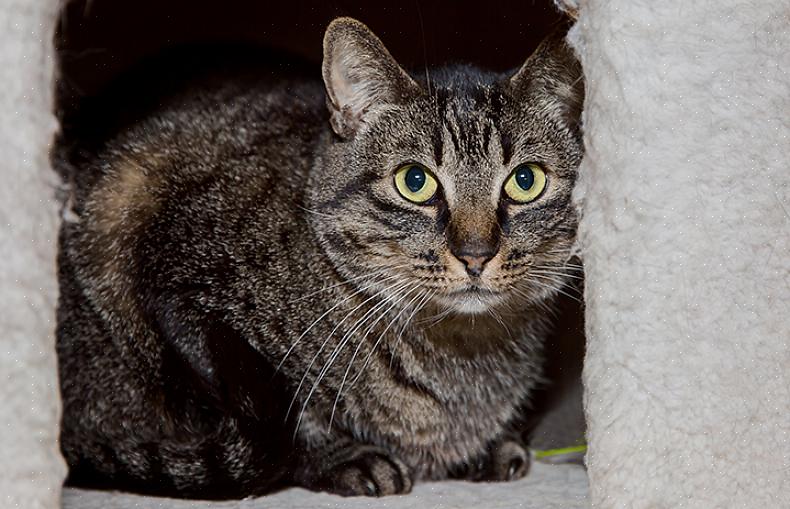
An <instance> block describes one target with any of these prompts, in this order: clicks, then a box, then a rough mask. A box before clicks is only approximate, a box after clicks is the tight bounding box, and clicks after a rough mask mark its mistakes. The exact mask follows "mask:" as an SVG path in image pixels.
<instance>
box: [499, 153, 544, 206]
mask: <svg viewBox="0 0 790 509" xmlns="http://www.w3.org/2000/svg"><path fill="white" fill-rule="evenodd" d="M545 188H546V173H545V172H544V171H543V168H541V167H540V165H539V164H537V163H525V164H520V165H518V167H517V168H516V169H515V170H513V173H511V174H510V176H509V177H508V178H507V181H505V193H507V196H508V198H510V199H511V200H513V201H515V202H518V203H529V202H531V201H533V200H535V199H537V198H538V197H539V196H540V194H541V193H542V192H543V190H544V189H545Z"/></svg>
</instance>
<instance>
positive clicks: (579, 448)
mask: <svg viewBox="0 0 790 509" xmlns="http://www.w3.org/2000/svg"><path fill="white" fill-rule="evenodd" d="M534 452H535V457H536V458H538V459H540V458H548V457H550V456H559V455H561V454H571V453H574V452H587V446H586V445H575V446H573V447H562V448H560V449H545V450H543V451H534Z"/></svg>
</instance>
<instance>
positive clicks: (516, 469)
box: [466, 440, 530, 482]
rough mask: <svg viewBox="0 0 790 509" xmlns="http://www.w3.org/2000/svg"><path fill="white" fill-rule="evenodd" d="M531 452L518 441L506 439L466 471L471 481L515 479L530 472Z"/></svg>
mask: <svg viewBox="0 0 790 509" xmlns="http://www.w3.org/2000/svg"><path fill="white" fill-rule="evenodd" d="M529 465H530V457H529V452H528V451H527V450H526V449H525V448H524V447H523V446H522V445H521V444H520V443H518V442H515V441H513V440H505V441H503V442H500V443H499V444H497V445H496V446H494V447H493V448H492V449H491V452H490V454H489V456H488V457H487V458H485V459H484V460H482V461H480V462H478V463H477V464H476V465H474V466H473V467H472V468H469V469H468V470H467V472H466V478H467V479H469V480H471V481H494V482H495V481H514V480H516V479H521V478H522V477H524V476H525V475H527V472H529Z"/></svg>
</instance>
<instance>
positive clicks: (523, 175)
mask: <svg viewBox="0 0 790 509" xmlns="http://www.w3.org/2000/svg"><path fill="white" fill-rule="evenodd" d="M534 183H535V175H534V174H533V173H532V170H531V169H530V168H529V167H528V166H525V167H523V168H519V169H518V170H516V184H518V187H520V188H521V189H523V190H524V191H529V190H530V188H532V185H533V184H534Z"/></svg>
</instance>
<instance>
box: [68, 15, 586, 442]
mask: <svg viewBox="0 0 790 509" xmlns="http://www.w3.org/2000/svg"><path fill="white" fill-rule="evenodd" d="M338 16H352V17H355V18H357V19H359V20H361V21H362V22H364V23H366V24H367V25H368V26H369V27H370V28H371V29H372V30H373V31H374V32H375V33H376V34H377V35H378V36H379V37H380V38H381V39H382V41H383V42H384V44H385V45H386V46H387V48H388V49H389V50H390V52H391V53H392V54H393V56H394V57H395V58H396V59H397V60H398V61H399V62H400V63H401V65H403V66H404V67H405V68H407V69H411V70H413V71H415V72H419V71H420V69H422V68H424V66H426V65H427V66H436V65H442V64H447V63H451V62H469V63H474V64H477V65H479V66H482V67H485V68H489V69H492V70H497V71H505V70H508V69H514V68H516V67H518V66H520V65H521V64H522V63H523V62H524V60H525V59H526V58H527V57H528V56H529V54H530V53H531V52H532V51H533V50H534V49H535V48H536V47H537V45H538V43H539V42H540V41H541V40H542V39H543V37H545V36H546V35H547V34H548V33H549V32H551V31H552V30H553V29H554V28H555V27H556V26H557V25H559V24H561V23H563V21H566V20H565V19H564V18H563V16H562V15H561V14H560V13H558V12H557V10H556V9H555V7H554V5H553V3H552V2H551V0H522V1H488V2H482V1H479V0H478V1H471V0H436V1H427V0H422V1H421V0H403V1H391V0H388V1H382V2H372V1H368V2H364V1H359V0H356V1H355V0H326V1H320V2H317V1H310V2H298V1H295V2H269V1H266V0H247V1H243V0H226V1H222V2H219V1H209V0H125V1H124V0H70V1H67V2H66V4H65V7H64V9H63V11H62V16H61V21H60V26H59V31H58V34H57V36H56V48H57V49H58V57H59V60H60V75H59V83H60V89H61V102H62V104H61V106H63V105H64V104H66V103H71V100H72V99H80V100H79V101H74V103H73V104H74V105H77V104H78V103H85V101H81V99H85V98H87V99H88V101H87V103H91V101H92V99H93V96H96V95H99V94H100V93H101V92H102V91H103V90H105V89H106V88H107V87H108V85H110V84H111V83H112V82H113V81H115V82H116V85H117V82H118V81H120V82H122V83H123V87H122V88H124V89H125V90H124V93H125V94H127V95H126V97H129V95H130V94H131V95H142V94H141V93H140V92H141V90H142V89H139V88H138V84H137V83H136V82H135V83H133V84H129V83H127V82H128V81H130V79H129V80H127V77H126V76H123V73H124V72H126V71H128V70H130V69H132V68H133V67H134V66H135V65H136V64H138V63H139V62H141V61H142V60H144V59H146V58H148V57H155V56H156V55H157V54H160V53H162V52H163V50H165V49H167V48H173V47H182V46H184V45H200V47H211V46H212V45H224V44H227V43H231V44H235V45H238V44H241V45H250V46H253V47H257V48H261V49H262V50H264V51H270V50H271V51H274V52H275V53H276V54H278V55H280V56H282V55H286V56H290V57H293V60H294V61H295V62H300V63H299V64H294V66H296V67H299V68H300V69H302V70H304V69H305V68H307V71H308V72H310V73H312V72H313V71H312V70H311V68H314V72H315V77H316V78H318V76H320V71H319V67H318V66H319V65H320V62H321V55H322V51H321V44H322V38H323V32H324V29H325V28H326V26H327V24H328V23H329V22H330V21H331V20H332V19H333V18H335V17H338ZM228 47H236V46H228ZM200 55H202V53H200V52H198V58H201V56H200ZM220 55H221V53H220ZM236 57H238V55H236ZM192 58H194V56H193V57H192ZM192 63H193V61H187V62H182V64H183V65H182V69H181V70H179V69H177V70H171V71H172V72H170V74H171V75H174V74H178V73H182V71H183V69H188V68H189V66H191V65H192ZM304 64H306V66H305V65H304ZM146 74H147V76H146V78H147V79H148V80H152V81H156V80H157V79H160V80H167V79H170V78H168V77H167V74H168V73H167V72H163V73H162V74H161V76H157V75H155V76H150V74H152V72H151V71H146ZM153 74H156V73H153ZM121 76H123V78H122V79H118V78H119V77H121ZM64 90H66V92H64ZM64 94H65V95H64ZM118 97H124V96H123V95H112V94H110V95H109V99H102V100H101V101H93V102H94V103H96V104H94V105H93V106H92V108H91V109H92V113H90V114H88V115H85V114H84V112H83V113H82V114H83V116H81V117H80V118H81V120H79V121H75V122H78V123H81V124H82V125H81V126H80V125H76V126H75V125H73V123H72V122H71V119H70V118H69V115H67V114H66V115H62V118H61V120H62V124H63V129H64V131H67V130H71V129H72V128H73V129H74V132H75V133H76V134H75V136H82V137H86V136H94V135H96V136H104V134H106V133H105V132H104V131H105V127H107V126H102V125H101V124H102V123H105V122H110V120H108V119H111V118H114V117H115V116H117V111H108V110H118V111H119V110H122V109H123V108H124V107H126V108H129V106H128V103H127V101H126V100H119V99H117V98H118ZM82 106H85V104H82ZM61 113H63V112H61ZM67 113H68V112H67ZM132 113H133V112H132ZM112 121H115V120H112ZM97 133H98V134H97ZM81 141H82V142H85V141H86V140H84V139H83V140H81ZM569 291H570V293H574V294H577V295H578V294H579V289H569ZM559 316H560V317H559V320H558V322H559V323H558V328H557V331H556V333H555V334H554V336H552V337H551V338H549V341H548V344H547V350H548V354H549V355H548V359H547V366H546V373H547V375H548V377H549V378H550V379H551V380H552V383H550V384H547V386H546V390H545V391H543V392H542V393H541V394H539V395H537V396H536V399H535V405H536V407H537V408H539V409H541V410H542V411H543V412H546V413H547V417H546V418H545V419H543V422H542V423H541V424H540V425H539V426H538V429H537V431H536V436H535V439H534V440H533V445H535V446H537V447H538V448H550V447H561V446H565V445H569V444H570V443H571V442H574V441H576V440H578V438H579V437H580V436H581V434H582V432H583V431H582V430H583V427H584V418H583V412H582V405H581V384H580V373H581V366H582V359H583V355H584V338H583V326H582V313H581V310H580V305H579V304H578V303H576V302H574V301H573V300H570V299H563V301H562V304H561V313H560V315H559Z"/></svg>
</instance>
